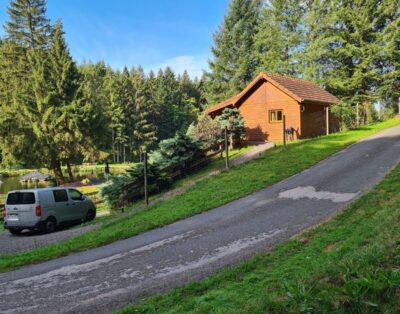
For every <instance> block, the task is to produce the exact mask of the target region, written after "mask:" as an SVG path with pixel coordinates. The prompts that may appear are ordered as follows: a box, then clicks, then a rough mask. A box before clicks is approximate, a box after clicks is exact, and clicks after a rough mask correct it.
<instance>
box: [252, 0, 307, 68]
mask: <svg viewBox="0 0 400 314" xmlns="http://www.w3.org/2000/svg"><path fill="white" fill-rule="evenodd" d="M305 11H306V10H305V7H304V1H303V0H272V1H269V2H268V4H267V5H266V6H265V7H264V8H263V10H262V16H261V18H260V23H259V25H258V27H257V34H256V35H255V39H254V42H255V43H254V50H253V51H254V59H255V60H256V61H257V72H260V71H267V72H272V73H279V74H282V75H291V76H297V75H299V73H300V72H301V70H302V69H301V64H300V59H299V54H300V52H301V51H302V49H303V48H304V40H305V39H304V16H305Z"/></svg>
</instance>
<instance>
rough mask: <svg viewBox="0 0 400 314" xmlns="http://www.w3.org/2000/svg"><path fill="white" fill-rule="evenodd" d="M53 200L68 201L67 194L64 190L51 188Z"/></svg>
mask: <svg viewBox="0 0 400 314" xmlns="http://www.w3.org/2000/svg"><path fill="white" fill-rule="evenodd" d="M53 195H54V201H55V202H57V203H58V202H68V194H67V191H66V190H53Z"/></svg>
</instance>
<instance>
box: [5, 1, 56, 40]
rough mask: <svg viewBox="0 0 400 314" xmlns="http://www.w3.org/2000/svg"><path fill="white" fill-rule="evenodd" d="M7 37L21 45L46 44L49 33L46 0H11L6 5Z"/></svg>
mask: <svg viewBox="0 0 400 314" xmlns="http://www.w3.org/2000/svg"><path fill="white" fill-rule="evenodd" d="M7 12H8V16H9V21H8V22H7V23H6V25H5V30H6V33H7V38H8V39H9V40H11V41H13V42H15V43H16V44H18V45H20V46H22V47H27V48H28V47H29V48H35V47H39V46H46V45H47V43H48V39H49V37H50V33H51V26H50V22H49V19H48V18H47V17H46V0H13V1H10V2H9V6H8V11H7Z"/></svg>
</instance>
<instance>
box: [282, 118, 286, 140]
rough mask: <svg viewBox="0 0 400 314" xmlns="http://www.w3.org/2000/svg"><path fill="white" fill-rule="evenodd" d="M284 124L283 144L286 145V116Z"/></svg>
mask: <svg viewBox="0 0 400 314" xmlns="http://www.w3.org/2000/svg"><path fill="white" fill-rule="evenodd" d="M282 125H283V146H284V147H286V116H285V115H283V117H282Z"/></svg>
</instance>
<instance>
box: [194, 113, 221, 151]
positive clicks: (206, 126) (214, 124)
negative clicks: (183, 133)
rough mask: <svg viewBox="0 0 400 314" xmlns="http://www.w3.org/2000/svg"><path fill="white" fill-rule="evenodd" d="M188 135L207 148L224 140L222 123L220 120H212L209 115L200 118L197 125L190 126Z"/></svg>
mask: <svg viewBox="0 0 400 314" xmlns="http://www.w3.org/2000/svg"><path fill="white" fill-rule="evenodd" d="M187 134H188V135H189V136H191V137H192V138H193V139H195V140H197V141H199V142H201V143H202V144H203V146H204V147H207V148H208V147H211V146H214V145H216V144H218V143H220V142H221V141H222V140H223V136H222V126H221V124H220V122H219V121H218V119H212V118H211V117H210V116H209V115H208V114H203V115H201V116H199V118H198V120H197V123H196V124H194V125H193V124H192V125H191V126H190V128H189V129H188V133H187Z"/></svg>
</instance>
